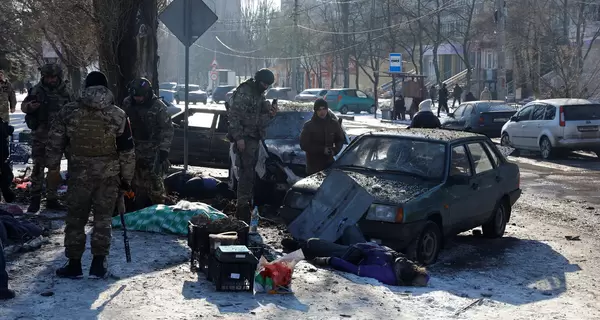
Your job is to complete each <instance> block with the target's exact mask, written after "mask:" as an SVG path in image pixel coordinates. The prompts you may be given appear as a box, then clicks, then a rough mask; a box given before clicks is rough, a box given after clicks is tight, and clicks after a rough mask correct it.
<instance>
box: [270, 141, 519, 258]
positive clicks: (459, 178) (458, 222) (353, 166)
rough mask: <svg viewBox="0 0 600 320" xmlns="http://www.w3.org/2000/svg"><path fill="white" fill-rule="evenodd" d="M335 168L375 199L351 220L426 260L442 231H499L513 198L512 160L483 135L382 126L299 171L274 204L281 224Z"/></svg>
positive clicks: (437, 248)
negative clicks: (320, 164) (309, 170)
mask: <svg viewBox="0 0 600 320" xmlns="http://www.w3.org/2000/svg"><path fill="white" fill-rule="evenodd" d="M335 170H339V171H342V172H344V173H346V174H347V175H349V176H350V177H351V178H353V179H354V180H355V181H356V182H357V183H358V184H359V185H360V186H361V187H363V188H364V189H365V190H366V191H367V192H369V193H370V194H371V196H372V197H373V198H374V199H375V200H374V202H373V203H372V204H371V206H370V208H369V209H368V210H367V211H366V212H365V213H364V215H363V216H362V218H361V219H360V221H359V223H358V225H359V227H360V229H361V231H362V232H363V234H364V235H365V237H366V238H367V239H369V240H371V241H374V242H377V243H380V244H383V245H386V246H389V247H391V248H394V249H395V250H398V251H403V252H405V253H407V254H408V255H409V256H410V257H411V258H412V259H415V260H416V261H419V262H420V263H423V264H431V263H434V262H435V261H436V259H437V257H438V254H439V252H440V249H441V248H442V245H443V243H444V238H445V237H449V236H453V235H456V234H458V233H461V232H464V231H467V230H470V229H473V228H477V227H479V226H482V229H483V230H482V231H483V235H484V236H485V237H488V238H497V237H502V235H503V234H504V231H505V228H506V225H507V223H508V222H509V220H510V217H511V207H512V206H513V205H514V203H515V202H516V201H517V200H518V199H519V197H520V195H521V189H520V186H519V183H520V178H519V167H518V166H517V165H516V164H514V163H511V162H509V161H508V160H507V159H506V158H505V156H504V154H503V153H502V152H500V150H499V149H498V148H497V147H496V146H495V145H494V144H493V143H492V141H491V140H490V139H489V138H487V137H485V136H483V135H478V134H474V133H468V132H460V131H448V130H441V129H385V130H382V131H379V132H370V133H366V134H363V135H361V136H359V137H357V138H356V139H354V140H353V141H352V143H351V144H350V145H349V146H348V147H347V148H346V150H345V151H344V152H343V153H342V154H341V155H340V156H339V158H338V159H337V161H336V162H335V163H334V164H333V165H332V167H331V168H329V169H327V170H325V171H322V172H319V173H316V174H314V175H311V176H309V177H306V178H304V179H302V180H300V181H298V182H297V183H295V184H294V185H293V186H292V188H291V189H290V190H289V191H288V193H287V194H286V197H285V199H284V205H283V206H282V208H281V210H280V214H281V216H282V217H283V219H284V220H285V221H286V222H287V223H288V224H289V223H291V222H292V221H294V219H295V218H296V217H298V216H299V215H300V213H302V212H303V211H304V210H305V209H306V208H308V207H309V204H310V202H311V201H312V200H313V197H314V195H315V193H316V191H317V190H318V188H319V187H320V185H321V184H322V183H323V181H324V180H325V178H326V177H327V176H328V175H329V174H330V173H331V172H332V171H335Z"/></svg>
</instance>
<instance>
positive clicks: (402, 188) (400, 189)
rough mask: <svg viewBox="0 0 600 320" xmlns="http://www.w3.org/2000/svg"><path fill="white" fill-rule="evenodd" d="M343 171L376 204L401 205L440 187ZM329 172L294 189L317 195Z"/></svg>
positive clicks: (411, 179) (404, 177)
mask: <svg viewBox="0 0 600 320" xmlns="http://www.w3.org/2000/svg"><path fill="white" fill-rule="evenodd" d="M332 170H338V169H332ZM341 171H343V172H344V173H346V174H347V175H349V176H350V177H351V178H352V179H354V181H356V182H357V183H358V184H359V185H360V186H361V187H363V188H365V190H367V192H369V194H371V195H372V196H373V197H374V198H375V201H374V202H376V203H383V204H395V205H401V204H404V203H406V202H408V201H410V200H412V199H414V198H416V197H417V196H419V195H421V194H423V193H425V192H427V191H429V190H431V189H432V188H433V187H435V186H437V185H439V183H436V182H430V181H425V180H423V179H420V178H417V177H413V176H408V175H402V174H385V175H372V174H363V173H359V172H356V171H351V170H341ZM329 172H331V170H326V171H321V172H318V173H315V174H313V175H311V176H308V177H306V178H304V179H302V180H300V181H298V182H296V184H294V186H293V187H292V189H293V190H296V191H300V192H310V193H315V192H317V189H318V188H319V186H321V183H323V181H324V180H325V178H326V177H327V175H328V174H329Z"/></svg>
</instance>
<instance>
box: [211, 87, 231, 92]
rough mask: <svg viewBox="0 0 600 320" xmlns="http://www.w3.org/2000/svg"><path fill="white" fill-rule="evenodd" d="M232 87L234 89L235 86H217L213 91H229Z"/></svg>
mask: <svg viewBox="0 0 600 320" xmlns="http://www.w3.org/2000/svg"><path fill="white" fill-rule="evenodd" d="M233 89H235V87H217V88H216V89H215V93H221V92H223V93H226V92H229V91H231V90H233Z"/></svg>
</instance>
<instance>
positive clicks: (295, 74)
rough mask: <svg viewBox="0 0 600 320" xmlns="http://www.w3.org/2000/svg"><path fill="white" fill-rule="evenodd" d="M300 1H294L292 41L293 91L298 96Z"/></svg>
mask: <svg viewBox="0 0 600 320" xmlns="http://www.w3.org/2000/svg"><path fill="white" fill-rule="evenodd" d="M298 1H299V0H294V12H293V15H294V17H293V19H294V39H293V40H292V45H293V50H292V52H293V55H294V59H293V60H292V61H293V63H294V65H293V66H292V81H293V82H294V86H293V87H292V91H294V94H298V92H299V90H300V74H299V73H300V63H299V62H300V61H299V59H298V58H297V57H298V56H299V54H298V41H299V35H298V6H299V4H298Z"/></svg>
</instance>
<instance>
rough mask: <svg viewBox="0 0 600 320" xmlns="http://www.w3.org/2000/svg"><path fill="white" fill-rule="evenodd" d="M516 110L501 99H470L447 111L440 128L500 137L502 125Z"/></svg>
mask: <svg viewBox="0 0 600 320" xmlns="http://www.w3.org/2000/svg"><path fill="white" fill-rule="evenodd" d="M516 112H517V109H515V108H514V107H513V106H511V105H508V104H506V102H503V101H472V102H465V103H463V104H461V105H460V106H459V107H458V108H457V109H456V111H454V112H451V113H448V118H447V119H445V120H444V121H443V122H442V128H444V129H452V130H461V131H469V132H475V133H481V134H485V135H486V136H488V137H490V138H496V137H500V131H501V130H502V126H503V125H504V124H505V123H506V122H507V121H508V120H509V119H510V117H512V116H513V115H514V114H515V113H516Z"/></svg>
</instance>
